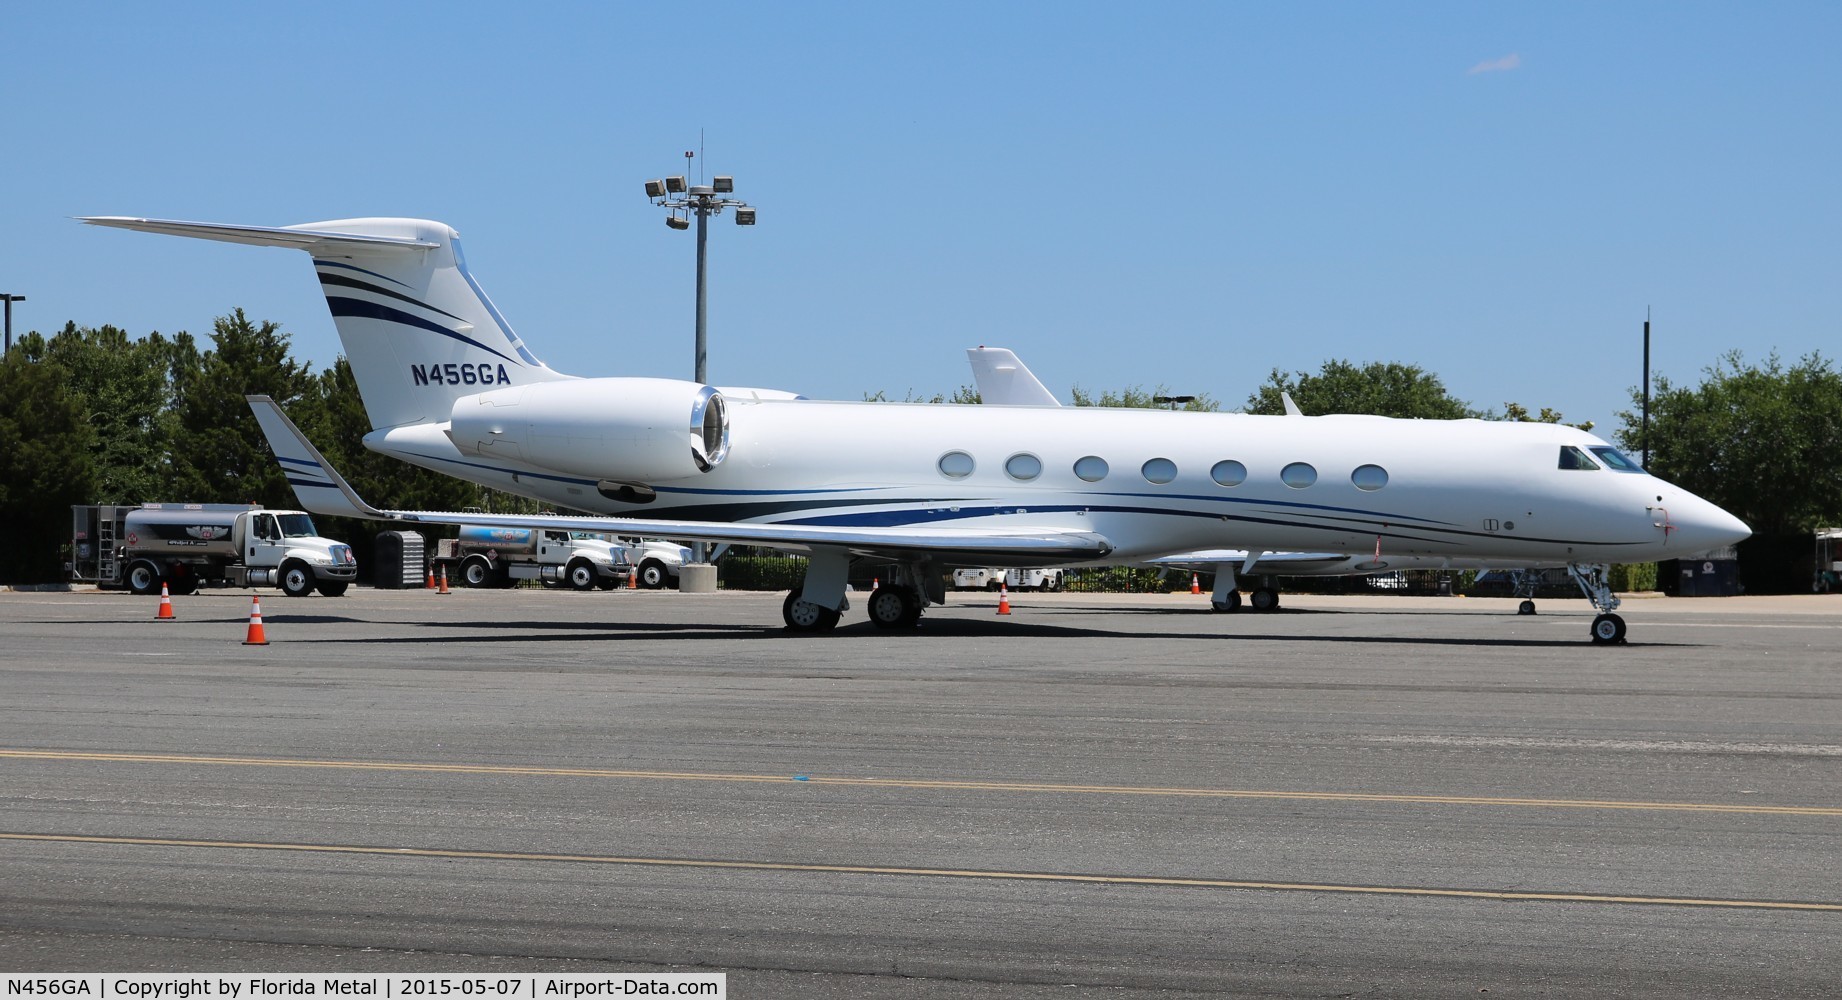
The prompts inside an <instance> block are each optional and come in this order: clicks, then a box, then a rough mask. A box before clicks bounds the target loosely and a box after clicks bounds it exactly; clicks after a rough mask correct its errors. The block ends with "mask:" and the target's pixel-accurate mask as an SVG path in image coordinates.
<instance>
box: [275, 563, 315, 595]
mask: <svg viewBox="0 0 1842 1000" xmlns="http://www.w3.org/2000/svg"><path fill="white" fill-rule="evenodd" d="M281 592H282V593H284V594H287V595H288V596H289V597H306V596H307V595H308V594H311V593H313V570H310V569H308V568H307V566H306V564H305V563H298V562H291V563H283V564H282V567H281Z"/></svg>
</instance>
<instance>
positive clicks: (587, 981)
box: [0, 972, 729, 1000]
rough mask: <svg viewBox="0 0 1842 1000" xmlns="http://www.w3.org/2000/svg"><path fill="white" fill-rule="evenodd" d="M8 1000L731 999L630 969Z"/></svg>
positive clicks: (73, 978)
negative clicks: (358, 999)
mask: <svg viewBox="0 0 1842 1000" xmlns="http://www.w3.org/2000/svg"><path fill="white" fill-rule="evenodd" d="M5 983H6V993H5V995H4V997H3V998H0V1000H67V998H81V1000H197V998H200V997H206V998H210V1000H280V998H288V997H370V998H376V1000H402V998H407V1000H419V998H422V1000H425V998H432V997H446V998H450V1000H457V998H462V997H471V998H484V1000H499V998H503V1000H590V998H597V997H714V998H716V1000H724V998H726V997H727V996H728V995H729V992H728V991H729V975H728V973H724V972H623V973H613V974H607V975H598V974H595V973H588V972H571V973H559V974H556V975H549V974H545V973H533V974H529V975H491V976H467V975H459V974H453V975H444V974H436V975H413V976H406V975H394V974H393V975H384V974H377V973H337V972H328V973H313V974H311V975H309V974H303V973H231V974H219V973H209V974H203V975H199V974H188V973H166V974H158V975H129V974H121V975H116V974H112V973H111V974H104V975H97V974H95V973H68V974H64V973H57V974H46V973H39V974H37V975H9V976H6V977H5Z"/></svg>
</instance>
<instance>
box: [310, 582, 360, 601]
mask: <svg viewBox="0 0 1842 1000" xmlns="http://www.w3.org/2000/svg"><path fill="white" fill-rule="evenodd" d="M349 586H351V581H349V580H321V581H320V583H319V585H318V586H317V587H315V588H314V589H316V590H318V591H319V592H320V596H321V597H344V596H345V588H347V587H349Z"/></svg>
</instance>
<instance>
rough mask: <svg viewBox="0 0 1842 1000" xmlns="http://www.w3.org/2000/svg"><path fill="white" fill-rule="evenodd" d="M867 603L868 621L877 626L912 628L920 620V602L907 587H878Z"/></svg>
mask: <svg viewBox="0 0 1842 1000" xmlns="http://www.w3.org/2000/svg"><path fill="white" fill-rule="evenodd" d="M869 603H870V623H871V624H873V625H875V626H876V627H877V628H912V627H914V625H915V624H916V623H918V622H920V620H921V602H920V601H918V600H916V599H915V595H914V592H913V591H911V590H909V589H908V588H907V587H878V588H876V591H875V592H874V593H872V594H871V595H870V602H869Z"/></svg>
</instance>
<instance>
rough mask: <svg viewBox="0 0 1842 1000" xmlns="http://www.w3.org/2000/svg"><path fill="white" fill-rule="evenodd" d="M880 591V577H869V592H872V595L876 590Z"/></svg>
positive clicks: (881, 587)
mask: <svg viewBox="0 0 1842 1000" xmlns="http://www.w3.org/2000/svg"><path fill="white" fill-rule="evenodd" d="M881 589H883V578H882V577H880V576H873V577H871V578H870V590H871V592H872V593H874V592H876V591H878V590H881Z"/></svg>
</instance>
